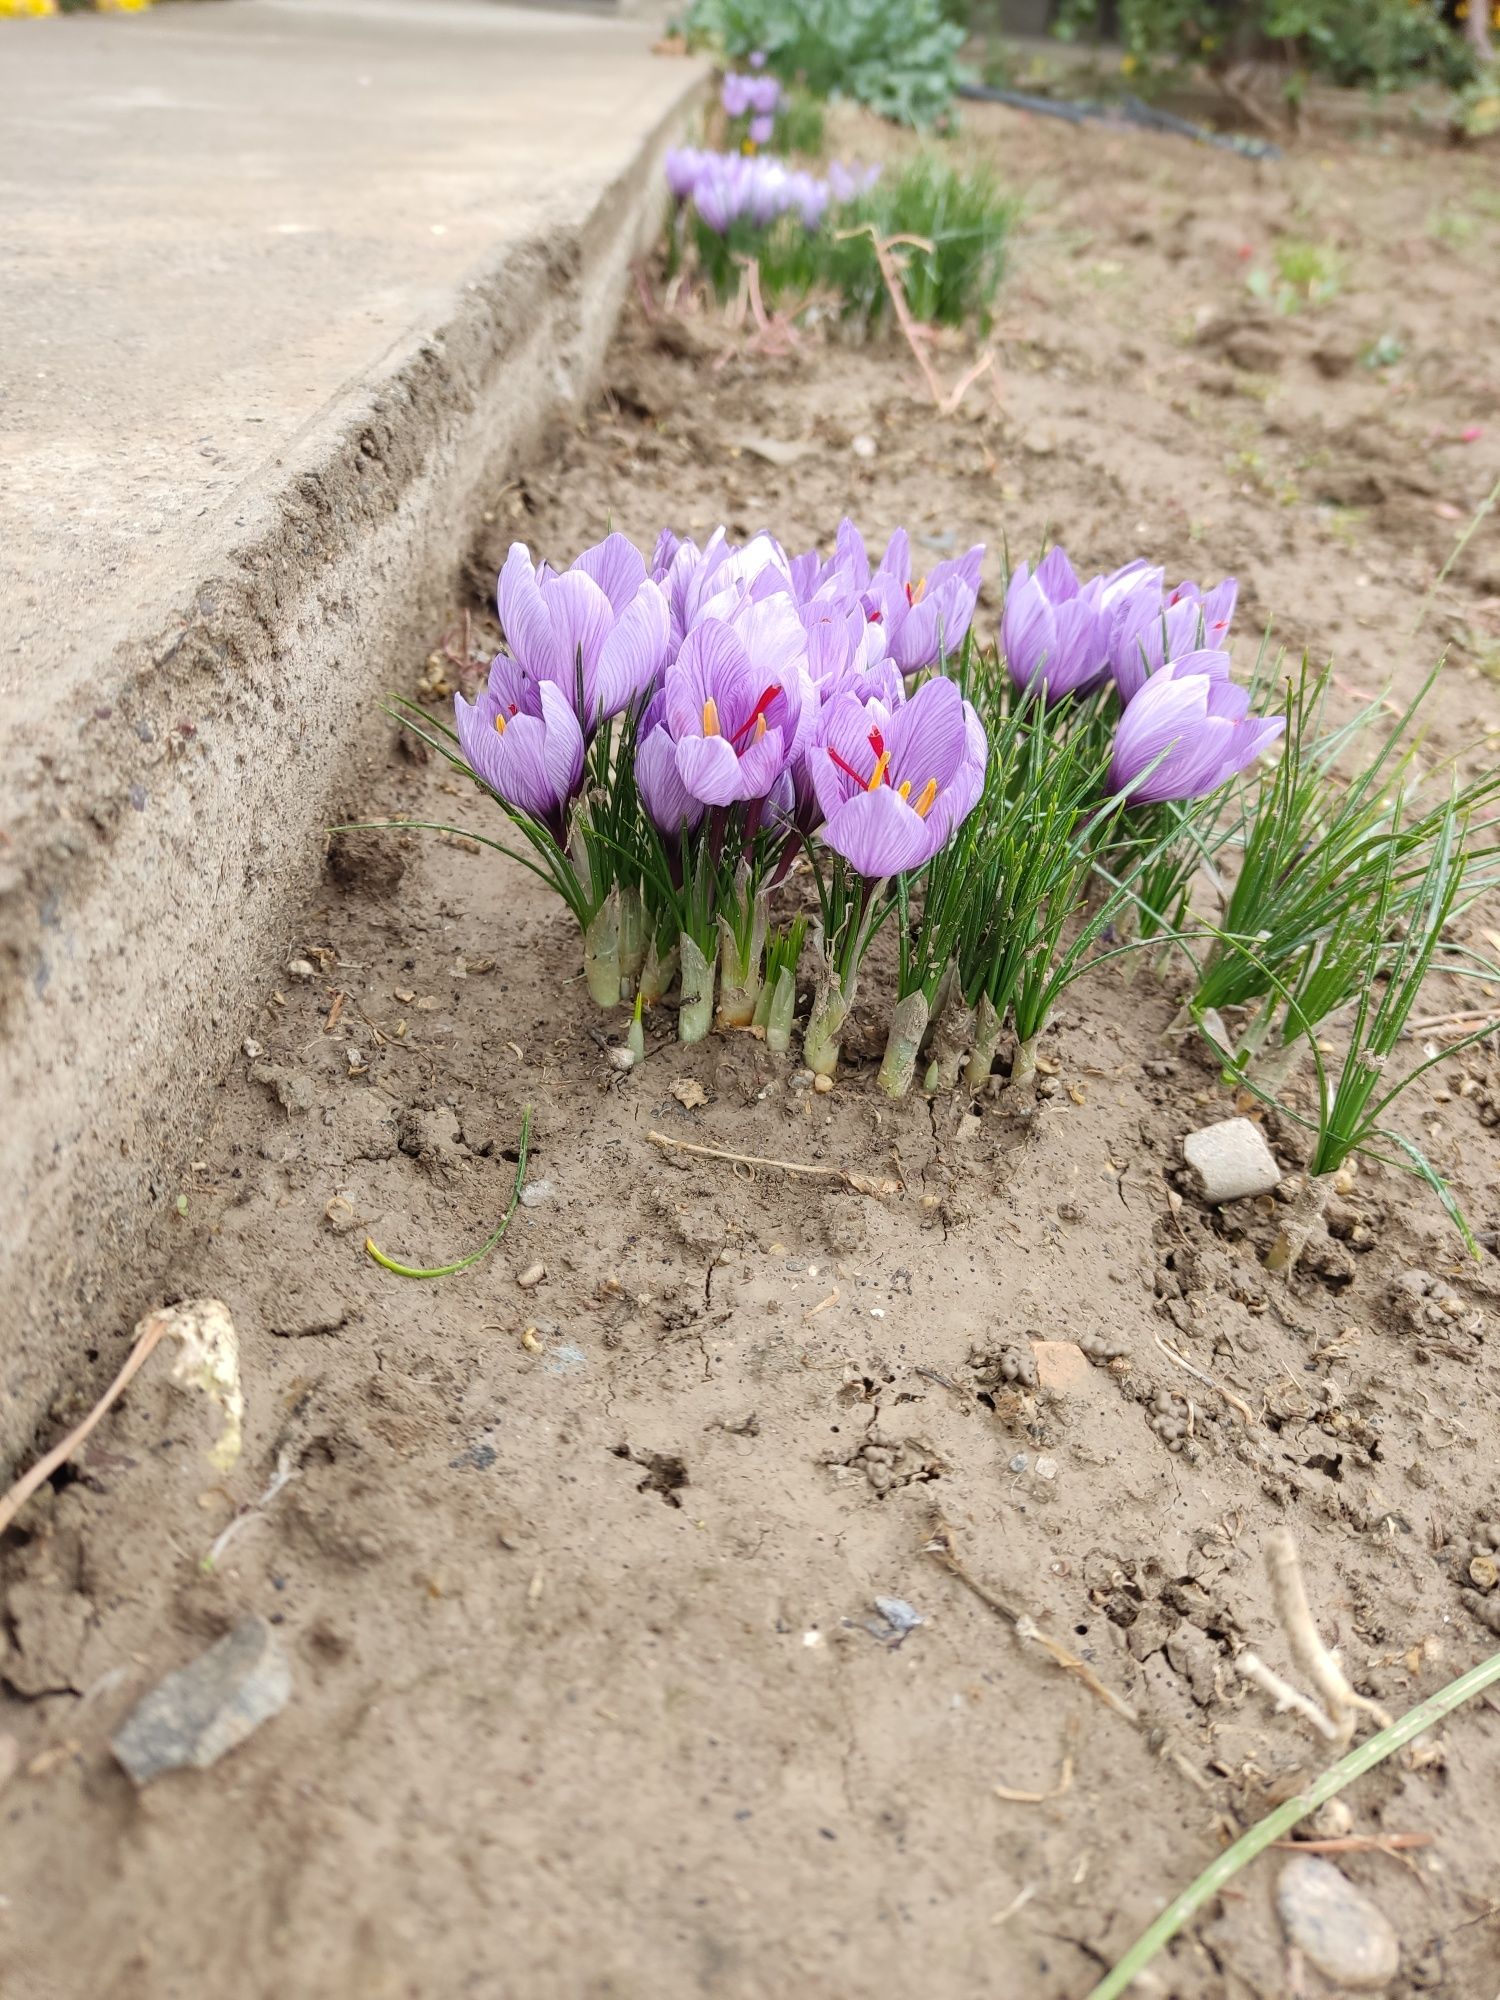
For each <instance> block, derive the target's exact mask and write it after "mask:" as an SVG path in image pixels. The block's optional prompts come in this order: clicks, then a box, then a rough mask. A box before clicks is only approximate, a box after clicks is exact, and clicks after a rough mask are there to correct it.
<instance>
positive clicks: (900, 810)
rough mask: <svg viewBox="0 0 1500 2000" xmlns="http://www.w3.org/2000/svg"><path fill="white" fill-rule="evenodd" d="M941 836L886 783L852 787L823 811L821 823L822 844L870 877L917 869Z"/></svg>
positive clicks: (877, 877) (877, 878) (858, 872)
mask: <svg viewBox="0 0 1500 2000" xmlns="http://www.w3.org/2000/svg"><path fill="white" fill-rule="evenodd" d="M940 839H941V834H940V832H939V830H938V829H937V828H936V827H933V826H931V825H929V824H928V821H927V820H925V819H923V817H922V816H921V814H920V813H918V812H917V811H915V810H914V808H913V807H912V806H910V805H908V803H907V802H906V800H905V799H903V798H902V797H901V794H900V793H899V792H897V791H893V790H892V788H891V787H890V786H889V785H877V786H876V787H875V789H874V791H873V792H863V791H862V792H857V793H856V794H855V795H854V796H853V797H852V798H850V799H847V800H846V801H845V802H844V804H842V805H841V806H839V807H838V809H837V810H836V811H835V812H832V813H830V814H829V815H828V819H827V823H826V824H825V825H824V828H823V843H824V845H825V846H826V847H831V848H832V849H833V851H834V853H835V854H842V855H843V857H844V859H845V860H846V861H847V862H848V863H849V865H850V867H851V868H853V869H854V871H855V872H856V874H859V875H864V876H866V877H867V878H868V879H870V880H871V881H880V880H883V879H884V878H885V877H886V876H888V875H902V874H905V873H906V872H907V870H908V869H912V868H920V867H921V865H922V863H923V862H924V861H926V860H927V859H928V858H929V857H930V856H931V855H932V854H934V853H935V852H936V851H937V846H938V843H939V841H940Z"/></svg>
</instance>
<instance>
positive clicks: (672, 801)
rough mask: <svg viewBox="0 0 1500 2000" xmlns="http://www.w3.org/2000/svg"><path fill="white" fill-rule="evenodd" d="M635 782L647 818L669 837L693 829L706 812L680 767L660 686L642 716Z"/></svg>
mask: <svg viewBox="0 0 1500 2000" xmlns="http://www.w3.org/2000/svg"><path fill="white" fill-rule="evenodd" d="M635 784H636V790H637V791H638V792H639V793H640V795H641V804H642V805H643V806H644V807H645V809H646V814H647V817H648V818H649V819H650V820H651V821H652V823H653V824H654V825H655V826H656V827H657V828H658V829H659V830H660V831H661V832H662V833H664V834H666V835H667V836H668V838H669V839H673V838H676V837H678V836H679V835H681V834H682V833H683V832H684V831H691V829H692V828H693V827H695V826H696V825H697V824H698V822H699V820H700V819H702V817H703V813H704V806H703V801H702V800H701V799H695V798H694V797H693V795H692V793H691V792H690V791H689V790H688V788H687V786H686V785H685V784H684V783H683V782H682V777H681V775H680V773H679V772H678V769H677V745H676V744H675V743H674V742H673V741H672V736H671V732H670V731H669V730H668V728H667V725H666V696H665V694H664V693H663V692H662V691H661V690H660V689H658V690H657V692H656V693H655V694H654V695H653V696H652V697H651V700H650V701H649V702H648V703H647V705H646V711H645V713H644V715H642V717H641V727H640V733H639V734H638V735H637V737H636V744H635Z"/></svg>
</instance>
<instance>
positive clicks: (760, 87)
mask: <svg viewBox="0 0 1500 2000" xmlns="http://www.w3.org/2000/svg"><path fill="white" fill-rule="evenodd" d="M744 81H745V82H746V83H747V84H748V85H749V89H748V91H747V92H746V96H747V99H748V102H749V107H750V109H751V110H752V111H753V112H755V113H756V114H757V115H758V116H759V117H761V118H771V117H774V116H775V114H776V113H777V112H778V111H779V110H780V109H781V85H780V84H779V83H778V82H777V80H776V78H775V77H774V76H747V77H746V78H745V79H744Z"/></svg>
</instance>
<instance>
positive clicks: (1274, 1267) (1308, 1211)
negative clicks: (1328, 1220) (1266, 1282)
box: [1266, 1174, 1333, 1284]
mask: <svg viewBox="0 0 1500 2000" xmlns="http://www.w3.org/2000/svg"><path fill="white" fill-rule="evenodd" d="M1332 1187H1333V1176H1332V1174H1310V1175H1309V1176H1308V1178H1307V1180H1306V1181H1305V1182H1304V1183H1303V1185H1302V1188H1301V1190H1300V1192H1299V1193H1298V1194H1297V1195H1296V1196H1295V1197H1294V1198H1293V1200H1292V1201H1290V1202H1289V1203H1288V1204H1287V1206H1286V1208H1285V1209H1284V1210H1283V1211H1282V1221H1281V1227H1280V1228H1279V1229H1278V1230H1277V1232H1276V1241H1275V1242H1274V1243H1273V1244H1272V1245H1271V1248H1270V1250H1269V1251H1268V1252H1267V1253H1266V1269H1267V1270H1268V1271H1280V1272H1281V1273H1282V1274H1283V1275H1284V1276H1285V1277H1286V1280H1287V1282H1288V1283H1289V1284H1290V1282H1291V1279H1292V1276H1293V1273H1294V1272H1295V1271H1296V1269H1297V1260H1298V1258H1300V1257H1301V1255H1302V1253H1303V1251H1304V1250H1305V1249H1306V1248H1307V1245H1308V1242H1309V1239H1310V1238H1311V1236H1312V1233H1313V1231H1314V1230H1315V1229H1316V1228H1317V1226H1318V1224H1319V1223H1320V1222H1321V1221H1322V1220H1323V1211H1324V1209H1325V1208H1327V1206H1328V1196H1329V1193H1330V1191H1331V1190H1332Z"/></svg>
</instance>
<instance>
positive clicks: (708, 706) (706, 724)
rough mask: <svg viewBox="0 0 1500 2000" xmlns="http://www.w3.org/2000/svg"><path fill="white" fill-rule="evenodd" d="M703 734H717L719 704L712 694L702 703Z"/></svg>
mask: <svg viewBox="0 0 1500 2000" xmlns="http://www.w3.org/2000/svg"><path fill="white" fill-rule="evenodd" d="M703 734H704V735H705V736H717V735H718V734H719V705H718V703H717V702H716V701H715V700H714V698H713V696H712V695H710V696H709V698H708V700H707V701H706V702H704V704H703Z"/></svg>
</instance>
